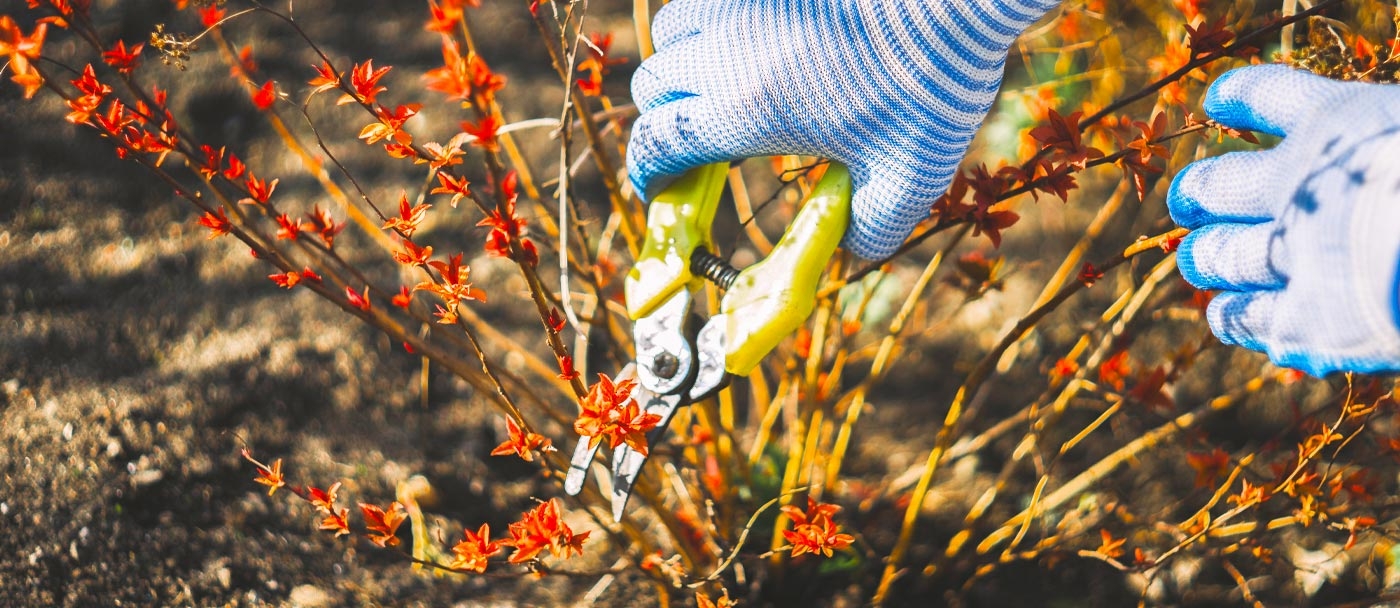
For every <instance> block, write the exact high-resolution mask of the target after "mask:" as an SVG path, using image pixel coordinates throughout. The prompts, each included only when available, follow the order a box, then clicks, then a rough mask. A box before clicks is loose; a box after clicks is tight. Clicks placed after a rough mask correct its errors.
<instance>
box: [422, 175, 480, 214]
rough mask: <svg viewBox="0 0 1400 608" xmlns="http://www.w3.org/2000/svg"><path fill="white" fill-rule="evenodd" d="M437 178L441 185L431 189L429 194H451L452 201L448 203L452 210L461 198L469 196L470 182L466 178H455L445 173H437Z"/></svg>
mask: <svg viewBox="0 0 1400 608" xmlns="http://www.w3.org/2000/svg"><path fill="white" fill-rule="evenodd" d="M437 178H438V182H440V183H441V184H442V185H441V186H438V187H437V188H433V191H432V192H429V194H451V195H452V200H451V201H448V202H449V204H451V205H452V207H453V208H456V207H457V201H459V200H462V197H464V196H471V193H472V192H471V189H470V188H469V187H468V184H469V183H470V182H468V181H467V178H465V177H457V176H454V175H452V174H451V173H447V172H446V171H438V174H437Z"/></svg>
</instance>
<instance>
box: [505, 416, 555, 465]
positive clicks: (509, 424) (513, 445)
mask: <svg viewBox="0 0 1400 608" xmlns="http://www.w3.org/2000/svg"><path fill="white" fill-rule="evenodd" d="M506 431H507V432H509V433H510V439H507V440H506V441H504V442H502V443H501V445H498V446H496V449H494V450H491V455H492V456H510V455H511V454H514V455H516V456H519V457H520V458H521V460H524V461H525V462H534V461H535V454H534V450H539V451H541V452H553V451H554V446H553V445H551V444H552V443H553V442H551V441H550V440H549V438H548V437H545V436H544V435H540V434H539V433H527V432H525V431H524V430H521V428H520V425H518V424H516V423H515V420H514V419H512V418H506Z"/></svg>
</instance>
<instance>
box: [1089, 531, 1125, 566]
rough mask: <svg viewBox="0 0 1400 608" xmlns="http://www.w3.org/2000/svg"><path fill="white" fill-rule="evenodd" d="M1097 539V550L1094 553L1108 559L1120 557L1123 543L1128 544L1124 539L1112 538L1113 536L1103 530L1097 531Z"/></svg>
mask: <svg viewBox="0 0 1400 608" xmlns="http://www.w3.org/2000/svg"><path fill="white" fill-rule="evenodd" d="M1099 539H1100V542H1099V548H1097V549H1095V550H1094V552H1095V553H1098V554H1099V555H1102V556H1104V557H1107V558H1109V559H1113V558H1116V557H1120V556H1122V555H1123V543H1126V542H1128V539H1126V538H1113V534H1112V533H1110V532H1109V531H1108V530H1104V529H1100V530H1099Z"/></svg>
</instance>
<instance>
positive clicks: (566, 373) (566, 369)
mask: <svg viewBox="0 0 1400 608" xmlns="http://www.w3.org/2000/svg"><path fill="white" fill-rule="evenodd" d="M577 377H579V373H578V370H576V369H574V358H573V357H570V356H568V355H564V356H563V357H560V358H559V379H560V380H570V381H572V380H573V379H574V378H577Z"/></svg>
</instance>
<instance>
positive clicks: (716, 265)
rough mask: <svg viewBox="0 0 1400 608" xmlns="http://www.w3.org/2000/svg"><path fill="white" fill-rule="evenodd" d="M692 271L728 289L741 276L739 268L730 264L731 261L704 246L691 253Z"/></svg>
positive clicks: (721, 287)
mask: <svg viewBox="0 0 1400 608" xmlns="http://www.w3.org/2000/svg"><path fill="white" fill-rule="evenodd" d="M690 272H691V273H692V274H697V275H700V276H702V277H705V278H707V279H709V280H710V282H712V283H714V284H715V285H718V286H719V288H720V289H723V290H726V291H728V290H729V287H730V286H732V285H734V280H735V279H737V278H739V269H738V268H735V267H733V266H730V265H729V262H726V261H724V260H723V259H720V258H719V257H718V256H715V255H713V254H711V253H710V252H709V251H706V250H705V249H704V248H697V249H696V250H695V251H694V252H693V253H691V254H690Z"/></svg>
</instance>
